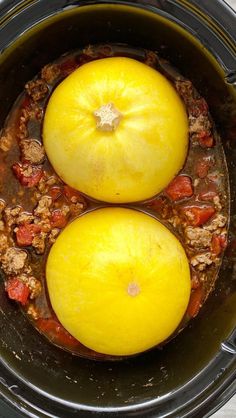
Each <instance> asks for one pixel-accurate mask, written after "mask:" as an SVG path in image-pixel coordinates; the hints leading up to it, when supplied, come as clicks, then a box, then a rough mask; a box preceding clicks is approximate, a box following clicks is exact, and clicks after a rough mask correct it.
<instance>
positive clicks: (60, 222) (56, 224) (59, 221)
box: [51, 209, 67, 228]
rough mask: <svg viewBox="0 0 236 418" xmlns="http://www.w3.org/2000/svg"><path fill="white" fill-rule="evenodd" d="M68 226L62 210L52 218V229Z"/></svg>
mask: <svg viewBox="0 0 236 418" xmlns="http://www.w3.org/2000/svg"><path fill="white" fill-rule="evenodd" d="M66 224H67V217H66V215H64V213H62V211H61V210H59V209H58V210H55V211H54V212H53V213H52V216H51V226H52V228H64V227H65V226H66Z"/></svg>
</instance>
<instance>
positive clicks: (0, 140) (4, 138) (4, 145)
mask: <svg viewBox="0 0 236 418" xmlns="http://www.w3.org/2000/svg"><path fill="white" fill-rule="evenodd" d="M12 142H13V136H12V134H11V133H10V132H9V131H4V132H3V133H2V134H1V137H0V149H1V150H2V151H4V152H7V151H9V149H10V148H11V146H12Z"/></svg>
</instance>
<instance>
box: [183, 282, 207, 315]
mask: <svg viewBox="0 0 236 418" xmlns="http://www.w3.org/2000/svg"><path fill="white" fill-rule="evenodd" d="M202 299H203V289H202V287H198V288H197V289H196V290H192V293H191V296H190V301H189V304H188V307H187V315H188V316H190V318H194V317H195V316H197V314H198V312H199V310H200V308H201V306H202V303H201V302H202Z"/></svg>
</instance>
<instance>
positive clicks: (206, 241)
mask: <svg viewBox="0 0 236 418" xmlns="http://www.w3.org/2000/svg"><path fill="white" fill-rule="evenodd" d="M184 232H185V239H186V243H187V244H189V245H191V247H196V248H207V247H210V245H211V239H212V234H211V233H210V231H207V230H206V229H203V228H193V227H191V226H188V227H187V228H185V231H184Z"/></svg>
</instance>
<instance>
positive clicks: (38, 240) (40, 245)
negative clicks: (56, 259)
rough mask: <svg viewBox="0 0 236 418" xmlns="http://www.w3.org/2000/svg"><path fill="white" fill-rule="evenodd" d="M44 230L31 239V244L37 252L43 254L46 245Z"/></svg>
mask: <svg viewBox="0 0 236 418" xmlns="http://www.w3.org/2000/svg"><path fill="white" fill-rule="evenodd" d="M46 238H47V233H46V232H40V234H37V235H35V237H34V238H33V241H32V246H33V247H34V248H35V251H36V253H37V254H43V253H44V251H45V246H46Z"/></svg>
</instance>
